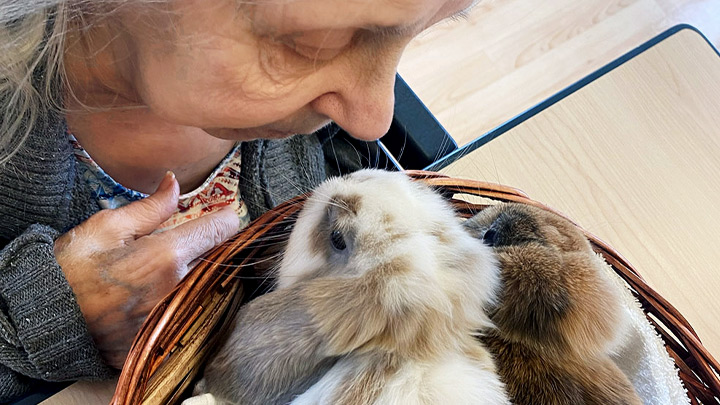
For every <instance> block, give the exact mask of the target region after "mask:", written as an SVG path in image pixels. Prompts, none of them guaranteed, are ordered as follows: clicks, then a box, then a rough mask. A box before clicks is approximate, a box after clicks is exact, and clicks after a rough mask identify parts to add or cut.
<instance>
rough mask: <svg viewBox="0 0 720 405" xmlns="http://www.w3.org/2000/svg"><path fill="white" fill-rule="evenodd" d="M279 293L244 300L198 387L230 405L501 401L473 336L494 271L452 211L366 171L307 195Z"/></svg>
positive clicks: (406, 184)
mask: <svg viewBox="0 0 720 405" xmlns="http://www.w3.org/2000/svg"><path fill="white" fill-rule="evenodd" d="M276 283H277V288H276V289H275V290H274V291H272V292H270V293H267V294H265V295H263V296H260V297H258V298H257V299H255V300H253V301H251V302H249V303H248V304H246V305H245V306H243V307H242V308H241V310H240V312H239V314H238V316H237V319H236V322H235V326H234V329H233V330H232V332H231V333H230V335H229V337H228V339H227V340H226V341H225V342H224V343H223V345H222V347H221V348H219V350H218V352H217V354H216V355H215V356H214V358H212V359H210V361H209V362H208V365H207V366H206V369H205V373H204V376H203V380H202V381H201V382H200V383H199V384H198V387H197V388H196V392H209V393H211V394H212V395H213V396H214V397H215V399H216V401H217V402H220V403H237V404H287V403H291V404H507V403H509V402H508V400H507V397H506V394H505V392H504V387H503V384H502V383H501V382H500V379H499V377H498V375H497V374H496V372H495V366H494V364H493V360H492V358H491V356H490V354H489V352H488V351H487V350H486V349H485V347H483V346H482V344H481V343H480V342H479V341H478V340H477V338H476V337H475V336H474V334H475V333H476V331H477V330H480V329H485V328H487V327H489V326H490V321H489V319H488V317H487V315H486V312H485V308H486V306H487V305H488V304H490V303H491V302H492V301H493V300H494V297H495V295H496V289H497V287H498V284H499V276H498V269H497V266H496V263H495V261H494V259H493V255H492V251H491V249H490V248H489V247H487V246H485V245H483V243H482V242H481V241H480V240H478V239H476V238H473V237H472V236H470V234H469V233H468V232H467V231H466V230H465V229H464V228H463V226H462V224H461V222H460V220H459V219H458V218H456V216H455V215H454V212H453V210H452V208H451V207H450V205H449V204H448V203H447V202H445V201H444V200H443V198H442V197H440V196H439V195H438V194H436V193H435V192H433V191H432V190H430V189H429V188H428V187H426V186H425V185H423V184H420V183H418V182H413V181H411V180H410V179H409V178H408V177H407V176H406V175H405V174H402V173H392V172H386V171H380V170H363V171H359V172H356V173H353V174H351V175H349V176H346V177H342V178H333V179H330V180H328V181H326V182H324V183H323V184H321V185H320V186H318V187H317V189H316V190H315V191H314V192H313V193H312V196H311V197H310V198H309V199H308V201H307V202H306V203H305V206H304V208H303V209H302V211H301V213H300V215H299V217H298V219H297V222H296V224H295V226H294V229H293V230H292V233H291V235H290V239H289V242H288V246H287V249H286V251H285V253H284V256H283V259H282V262H281V264H280V266H279V269H278V273H277V280H276Z"/></svg>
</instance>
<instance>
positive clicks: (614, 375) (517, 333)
mask: <svg viewBox="0 0 720 405" xmlns="http://www.w3.org/2000/svg"><path fill="white" fill-rule="evenodd" d="M465 226H466V228H467V229H469V230H470V231H471V233H472V234H473V235H474V236H475V237H476V238H478V239H482V240H483V242H484V243H485V244H487V245H488V246H491V247H492V248H493V249H494V251H495V254H496V256H497V257H498V260H499V262H500V275H501V282H502V288H501V291H500V295H499V300H498V303H497V306H495V307H494V308H493V309H492V310H491V319H492V321H493V322H494V323H495V325H496V329H494V330H490V331H488V333H487V334H486V335H484V337H483V341H484V342H485V343H486V344H487V345H488V347H489V348H490V350H491V351H492V352H493V353H494V354H495V355H496V360H497V363H498V371H499V373H500V375H501V377H502V378H503V380H504V382H505V383H506V384H507V388H508V392H509V393H510V396H511V400H512V401H513V402H514V403H516V404H545V403H548V404H549V403H552V404H568V405H569V404H576V403H588V404H589V403H592V404H596V403H597V404H601V403H602V404H604V403H613V404H616V403H617V404H639V403H640V399H639V397H638V396H637V394H636V393H635V392H634V390H633V388H632V385H631V384H630V382H629V380H628V379H627V377H626V376H625V375H624V374H623V373H622V372H621V371H620V369H619V368H618V367H617V366H616V365H615V364H614V363H612V361H611V360H610V357H609V355H610V351H611V347H613V345H614V344H616V342H617V341H618V340H619V339H621V338H622V336H623V334H624V333H625V332H626V327H627V318H626V316H627V315H626V314H627V312H626V311H625V309H624V308H623V307H622V305H621V299H620V292H619V291H617V289H616V287H615V285H614V284H613V283H612V282H610V281H611V280H609V279H608V278H607V277H608V276H607V275H606V274H605V273H604V269H602V268H600V267H599V266H598V260H597V257H596V256H595V253H594V252H593V251H592V249H591V247H590V244H589V242H588V241H587V239H586V238H585V237H584V235H583V234H582V233H581V232H580V231H579V230H578V228H577V227H575V225H573V224H572V223H570V222H569V221H567V220H565V219H564V218H562V217H560V216H557V215H555V214H552V213H550V212H547V211H544V210H541V209H539V208H535V207H531V206H527V205H520V204H499V205H497V206H494V207H491V208H488V209H486V210H484V211H483V212H481V213H480V214H478V215H476V216H475V217H473V218H471V219H469V220H468V221H466V223H465Z"/></svg>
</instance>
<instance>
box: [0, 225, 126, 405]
mask: <svg viewBox="0 0 720 405" xmlns="http://www.w3.org/2000/svg"><path fill="white" fill-rule="evenodd" d="M57 236H58V232H57V231H55V230H54V229H52V228H50V227H48V226H43V225H32V226H31V227H29V228H28V229H27V230H26V231H25V232H24V233H23V234H22V235H20V236H19V237H17V238H15V239H14V240H12V241H10V243H9V244H8V245H7V246H5V247H4V248H3V249H2V251H0V363H2V364H1V365H0V402H4V401H6V400H8V399H11V398H12V397H15V396H17V395H20V394H22V393H23V391H25V390H27V389H28V388H29V386H30V385H31V384H30V383H29V381H31V379H40V380H46V381H67V380H76V379H90V380H98V379H104V378H109V377H110V376H112V370H111V369H110V368H109V367H108V366H107V365H105V364H104V363H103V361H102V359H101V357H100V353H99V351H98V349H97V348H96V346H95V344H94V343H93V340H92V337H91V336H90V333H89V332H88V328H87V325H86V323H85V318H84V317H83V315H82V313H81V312H80V308H79V306H78V304H77V302H76V300H75V295H74V294H73V291H72V289H71V288H70V285H69V284H68V282H67V280H66V279H65V276H64V274H63V272H62V270H61V268H60V266H59V265H58V263H57V261H56V260H55V255H54V252H53V246H54V239H55V238H56V237H57Z"/></svg>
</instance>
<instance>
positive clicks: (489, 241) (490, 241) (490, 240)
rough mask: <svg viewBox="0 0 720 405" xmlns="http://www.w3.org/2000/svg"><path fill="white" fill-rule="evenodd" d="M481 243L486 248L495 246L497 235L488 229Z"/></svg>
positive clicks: (494, 231)
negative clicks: (486, 246)
mask: <svg viewBox="0 0 720 405" xmlns="http://www.w3.org/2000/svg"><path fill="white" fill-rule="evenodd" d="M483 242H484V243H485V244H486V245H488V246H495V245H496V244H497V242H498V233H497V231H496V230H494V229H492V228H490V229H488V230H487V231H485V233H484V234H483Z"/></svg>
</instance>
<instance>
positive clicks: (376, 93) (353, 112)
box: [311, 61, 397, 141]
mask: <svg viewBox="0 0 720 405" xmlns="http://www.w3.org/2000/svg"><path fill="white" fill-rule="evenodd" d="M396 67H397V63H392V62H391V61H388V62H386V63H383V64H381V66H378V65H375V66H372V65H371V64H367V62H365V63H362V64H360V65H356V66H353V67H351V68H350V69H352V70H355V69H362V68H366V69H367V68H369V69H368V70H365V71H360V72H358V71H353V72H347V71H346V72H344V73H345V74H344V75H343V77H342V78H341V79H340V82H339V85H337V86H334V88H335V89H336V90H335V91H332V92H328V93H325V94H323V95H321V96H320V97H318V98H316V99H315V100H313V101H312V103H311V106H312V108H313V109H314V110H315V111H317V112H318V113H320V114H323V115H325V116H327V117H330V119H332V120H333V121H335V123H336V124H338V125H339V126H340V127H341V128H342V129H344V130H345V131H346V132H347V133H349V134H350V135H352V136H353V137H355V138H357V139H361V140H364V141H372V140H375V139H378V138H380V137H381V136H383V135H385V133H387V131H388V129H389V128H390V123H391V122H392V118H393V109H394V105H395V71H396V70H395V69H396Z"/></svg>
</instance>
